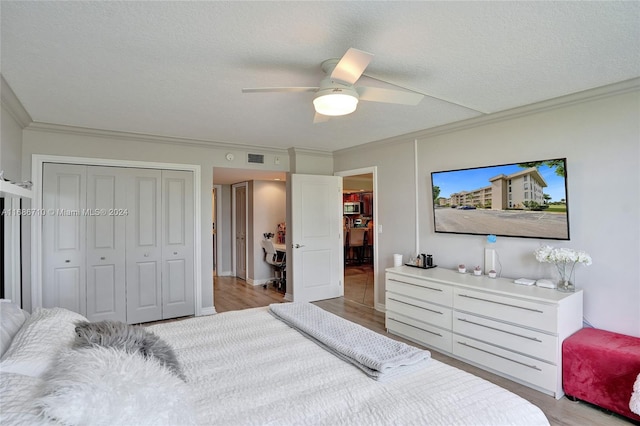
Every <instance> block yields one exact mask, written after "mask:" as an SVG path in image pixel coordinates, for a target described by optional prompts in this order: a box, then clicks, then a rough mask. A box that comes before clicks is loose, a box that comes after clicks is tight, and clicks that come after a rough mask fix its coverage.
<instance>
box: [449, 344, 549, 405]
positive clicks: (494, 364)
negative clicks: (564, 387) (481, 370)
mask: <svg viewBox="0 0 640 426" xmlns="http://www.w3.org/2000/svg"><path fill="white" fill-rule="evenodd" d="M453 354H454V355H456V356H459V357H461V358H466V359H469V360H473V362H475V363H477V364H480V365H481V366H484V367H487V368H490V369H492V370H495V371H499V372H501V373H502V374H505V375H508V376H511V377H513V378H516V379H518V380H521V381H524V382H527V383H530V384H532V385H534V386H537V387H539V388H542V389H545V390H547V391H549V392H551V393H556V378H557V374H558V368H557V367H556V366H555V365H551V364H547V363H545V362H542V361H538V360H534V359H532V358H527V357H525V356H523V355H520V354H516V353H513V352H510V351H507V350H505V349H501V348H498V347H495V346H491V345H488V344H486V343H483V342H479V341H477V340H474V339H469V338H464V337H461V336H455V335H454V341H453Z"/></svg>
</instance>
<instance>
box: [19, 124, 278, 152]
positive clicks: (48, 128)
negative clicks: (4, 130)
mask: <svg viewBox="0 0 640 426" xmlns="http://www.w3.org/2000/svg"><path fill="white" fill-rule="evenodd" d="M25 130H32V131H36V132H44V133H63V134H67V135H79V136H88V137H100V138H106V139H116V140H126V141H139V142H150V143H163V144H169V145H181V146H185V145H186V146H193V147H200V148H210V149H221V150H233V151H234V152H238V151H240V150H245V151H247V152H251V153H261V154H262V153H264V154H274V155H286V154H287V149H285V148H274V147H262V146H256V145H248V144H237V143H229V142H217V141H209V140H204V139H190V138H179V137H171V136H159V135H151V134H145V133H134V132H123V131H118V130H103V129H92V128H88V127H78V126H68V125H65V124H53V123H42V122H32V123H31V124H29V125H28V126H27V127H26V128H25Z"/></svg>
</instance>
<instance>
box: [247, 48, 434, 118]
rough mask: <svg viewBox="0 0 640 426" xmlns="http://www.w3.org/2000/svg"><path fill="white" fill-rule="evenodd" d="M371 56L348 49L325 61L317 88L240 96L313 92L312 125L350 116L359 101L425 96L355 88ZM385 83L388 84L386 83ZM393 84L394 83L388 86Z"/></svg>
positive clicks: (409, 99) (257, 90)
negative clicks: (342, 54) (314, 111)
mask: <svg viewBox="0 0 640 426" xmlns="http://www.w3.org/2000/svg"><path fill="white" fill-rule="evenodd" d="M372 58H373V54H371V53H367V52H363V51H362V50H358V49H354V48H350V49H349V50H347V52H346V53H345V54H344V56H342V58H340V59H327V60H326V61H324V62H323V63H322V70H323V71H324V72H325V73H326V74H327V77H325V78H324V79H323V80H322V81H321V82H320V86H319V87H260V88H247V89H242V93H264V92H315V95H314V97H313V106H314V108H315V110H316V115H315V117H314V120H313V122H314V123H319V122H323V121H327V120H329V118H330V117H332V116H339V115H347V114H351V113H352V112H353V111H355V110H356V107H357V106H358V101H373V102H385V103H392V104H403V105H417V104H418V103H419V102H420V101H421V100H422V98H424V95H423V94H421V93H417V92H408V91H400V90H391V89H383V88H379V87H365V86H355V83H356V82H357V81H358V79H359V78H360V77H361V76H362V75H363V73H364V70H365V69H366V68H367V66H368V65H369V62H371V59H372ZM386 83H388V82H386ZM389 84H393V83H389Z"/></svg>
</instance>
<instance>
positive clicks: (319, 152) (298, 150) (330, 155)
mask: <svg viewBox="0 0 640 426" xmlns="http://www.w3.org/2000/svg"><path fill="white" fill-rule="evenodd" d="M287 152H288V153H289V155H290V156H294V155H296V154H301V155H306V156H311V157H323V158H333V153H332V152H329V151H322V150H317V149H309V148H295V147H293V148H289V149H288V150H287Z"/></svg>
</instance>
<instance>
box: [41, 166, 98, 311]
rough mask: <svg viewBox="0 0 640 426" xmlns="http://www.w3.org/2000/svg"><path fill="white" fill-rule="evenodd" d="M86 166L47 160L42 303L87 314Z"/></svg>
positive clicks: (43, 221)
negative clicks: (55, 162)
mask: <svg viewBox="0 0 640 426" xmlns="http://www.w3.org/2000/svg"><path fill="white" fill-rule="evenodd" d="M86 183H87V166H79V165H71V164H53V163H45V164H44V166H43V198H42V207H43V211H44V212H46V215H44V216H43V217H42V250H43V253H44V255H43V259H42V306H43V307H45V308H51V307H55V306H59V307H62V308H66V309H69V310H71V311H74V312H78V313H80V314H82V315H86V312H87V310H86V269H85V252H86V250H85V241H86V232H85V231H86V228H85V218H86V216H85V215H84V214H83V213H84V211H85V209H86Z"/></svg>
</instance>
